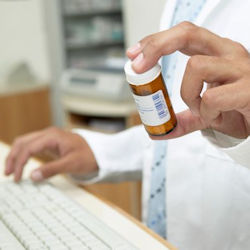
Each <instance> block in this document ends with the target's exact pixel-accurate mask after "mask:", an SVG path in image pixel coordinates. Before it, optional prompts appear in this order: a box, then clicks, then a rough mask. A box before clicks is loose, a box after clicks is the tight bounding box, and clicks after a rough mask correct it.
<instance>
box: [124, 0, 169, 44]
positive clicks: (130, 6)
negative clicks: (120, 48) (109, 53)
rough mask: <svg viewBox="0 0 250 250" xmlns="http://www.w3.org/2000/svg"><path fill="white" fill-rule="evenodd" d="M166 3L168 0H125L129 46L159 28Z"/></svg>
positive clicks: (127, 42)
mask: <svg viewBox="0 0 250 250" xmlns="http://www.w3.org/2000/svg"><path fill="white" fill-rule="evenodd" d="M165 3H166V0H124V2H123V4H124V11H125V13H124V14H125V16H124V17H125V19H124V20H125V31H126V34H125V36H126V44H127V46H132V45H134V44H136V43H137V42H138V41H139V40H141V39H142V38H143V37H145V36H146V35H149V34H152V33H155V32H157V31H158V30H159V26H160V18H161V14H162V11H163V7H164V5H165Z"/></svg>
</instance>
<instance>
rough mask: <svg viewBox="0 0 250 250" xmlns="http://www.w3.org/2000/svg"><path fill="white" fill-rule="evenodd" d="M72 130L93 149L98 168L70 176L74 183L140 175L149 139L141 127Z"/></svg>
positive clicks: (132, 178) (111, 180)
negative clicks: (112, 130)
mask: <svg viewBox="0 0 250 250" xmlns="http://www.w3.org/2000/svg"><path fill="white" fill-rule="evenodd" d="M73 132H74V133H77V134H78V135H80V136H82V137H83V138H84V139H85V140H86V141H87V143H88V145H89V146H90V148H91V150H92V151H93V153H94V155H95V158H96V161H97V164H98V167H99V171H98V172H97V173H93V174H91V175H88V176H86V175H85V176H81V175H70V177H71V178H73V180H74V181H75V182H78V183H83V184H91V183H96V182H104V181H107V182H119V181H129V180H139V179H141V177H142V168H143V161H144V159H143V157H144V153H143V152H144V151H145V150H147V148H148V147H150V146H151V144H152V141H151V139H150V138H149V136H148V135H147V133H146V132H145V129H144V128H143V126H136V127H133V128H131V129H128V130H125V131H123V132H120V133H116V134H103V133H98V132H92V131H88V130H83V129H75V130H73Z"/></svg>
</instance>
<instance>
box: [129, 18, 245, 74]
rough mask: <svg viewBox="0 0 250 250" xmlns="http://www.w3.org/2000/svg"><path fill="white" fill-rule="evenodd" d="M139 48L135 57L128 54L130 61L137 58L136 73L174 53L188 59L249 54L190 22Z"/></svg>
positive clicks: (152, 37) (144, 41)
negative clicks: (198, 56)
mask: <svg viewBox="0 0 250 250" xmlns="http://www.w3.org/2000/svg"><path fill="white" fill-rule="evenodd" d="M140 47H141V48H140V50H138V49H137V50H135V53H130V51H129V50H128V51H127V55H128V57H129V58H131V59H134V58H135V60H134V63H133V68H134V70H135V71H136V72H137V73H143V72H144V71H147V70H148V69H150V68H152V67H153V66H154V65H155V64H156V63H157V61H158V60H159V58H160V57H161V56H163V55H169V54H172V53H174V52H175V51H180V52H182V53H184V54H186V55H189V56H192V55H210V56H218V57H228V58H234V57H239V56H240V55H241V56H242V54H247V51H246V50H245V49H244V47H243V46H241V45H240V44H238V43H236V42H234V41H232V40H229V39H226V38H222V37H220V36H218V35H216V34H214V33H212V32H210V31H208V30H207V29H205V28H201V27H198V26H196V25H194V24H192V23H190V22H182V23H180V24H178V25H176V26H174V27H173V28H171V29H169V30H166V31H162V32H159V33H156V34H153V35H151V36H148V37H146V38H144V39H143V40H141V41H140ZM137 58H138V59H137Z"/></svg>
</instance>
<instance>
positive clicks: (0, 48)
mask: <svg viewBox="0 0 250 250" xmlns="http://www.w3.org/2000/svg"><path fill="white" fill-rule="evenodd" d="M42 1H43V0H28V1H27V0H25V1H24V0H23V1H22V0H19V1H0V82H1V80H2V78H3V76H4V74H6V70H8V69H9V68H10V67H11V65H13V64H15V63H18V62H22V61H26V62H27V63H28V64H29V66H30V67H31V68H32V70H33V71H34V73H35V75H36V76H37V78H38V79H39V80H40V81H44V82H49V80H50V71H49V64H48V50H47V44H46V34H45V27H44V13H43V10H42Z"/></svg>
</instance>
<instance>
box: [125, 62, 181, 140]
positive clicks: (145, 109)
mask: <svg viewBox="0 0 250 250" xmlns="http://www.w3.org/2000/svg"><path fill="white" fill-rule="evenodd" d="M131 64H132V63H131V61H128V62H127V63H126V65H125V67H124V70H125V74H126V79H127V81H128V83H129V85H130V88H131V90H132V92H133V97H134V100H135V103H136V106H137V109H138V112H139V114H140V118H141V121H142V123H143V125H144V127H145V129H146V131H147V132H148V134H150V135H153V136H161V135H165V134H168V133H170V132H171V131H172V130H173V129H174V128H175V126H176V124H177V120H176V116H175V113H174V110H173V108H172V104H171V101H170V99H169V95H168V91H167V88H166V85H165V82H164V79H163V77H162V74H161V66H160V65H159V64H156V65H155V66H154V67H153V68H151V69H150V70H148V71H147V72H145V73H142V74H137V73H136V72H135V71H134V70H133V68H132V65H131Z"/></svg>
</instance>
